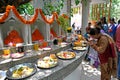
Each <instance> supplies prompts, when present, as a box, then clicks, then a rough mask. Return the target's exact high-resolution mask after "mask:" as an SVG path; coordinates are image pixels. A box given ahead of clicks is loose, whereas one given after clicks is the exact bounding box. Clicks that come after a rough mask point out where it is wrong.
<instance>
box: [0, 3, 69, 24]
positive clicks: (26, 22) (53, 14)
mask: <svg viewBox="0 0 120 80" xmlns="http://www.w3.org/2000/svg"><path fill="white" fill-rule="evenodd" d="M10 10H12V11H13V13H14V14H15V16H16V17H17V18H18V19H19V20H20V21H21V22H23V23H24V24H32V23H34V22H35V21H36V19H37V18H38V13H39V12H40V15H41V17H42V19H43V20H44V21H45V22H46V23H48V24H52V23H53V22H54V20H55V19H56V20H57V21H58V18H59V16H58V14H57V13H56V12H53V13H52V17H51V18H49V19H47V17H46V16H45V15H44V13H43V11H42V9H36V10H35V14H34V15H33V17H32V18H31V19H30V20H25V19H24V18H23V17H22V16H20V14H19V12H18V11H17V9H16V8H15V6H10V5H8V6H7V7H6V12H5V13H4V14H3V16H2V17H0V23H2V22H5V20H6V19H7V18H8V16H9V14H10ZM60 16H62V17H63V18H65V19H69V17H68V16H67V15H66V14H62V15H60ZM58 23H59V22H58ZM59 24H60V23H59Z"/></svg>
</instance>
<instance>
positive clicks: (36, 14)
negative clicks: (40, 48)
mask: <svg viewBox="0 0 120 80" xmlns="http://www.w3.org/2000/svg"><path fill="white" fill-rule="evenodd" d="M12 10H13V12H14V14H15V15H16V17H17V18H18V19H19V20H20V21H22V22H23V23H24V24H32V23H34V22H35V20H36V19H37V17H38V11H39V9H36V10H35V15H34V17H32V18H31V19H30V20H25V19H24V18H23V17H21V16H20V15H19V13H18V11H17V10H16V8H15V7H14V6H12Z"/></svg>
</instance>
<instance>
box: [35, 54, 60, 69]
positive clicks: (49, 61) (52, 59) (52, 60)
mask: <svg viewBox="0 0 120 80" xmlns="http://www.w3.org/2000/svg"><path fill="white" fill-rule="evenodd" d="M57 65H58V60H57V58H56V56H55V55H54V54H52V55H50V56H45V57H44V58H42V59H39V60H38V61H37V66H38V68H42V69H50V68H53V67H56V66H57Z"/></svg>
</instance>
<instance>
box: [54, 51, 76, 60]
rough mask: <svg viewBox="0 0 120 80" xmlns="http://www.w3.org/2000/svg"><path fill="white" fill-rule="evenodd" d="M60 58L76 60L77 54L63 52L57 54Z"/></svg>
mask: <svg viewBox="0 0 120 80" xmlns="http://www.w3.org/2000/svg"><path fill="white" fill-rule="evenodd" d="M56 55H57V57H58V58H60V59H64V60H68V59H73V58H75V56H76V54H75V53H74V52H72V51H61V52H59V53H57V54H56Z"/></svg>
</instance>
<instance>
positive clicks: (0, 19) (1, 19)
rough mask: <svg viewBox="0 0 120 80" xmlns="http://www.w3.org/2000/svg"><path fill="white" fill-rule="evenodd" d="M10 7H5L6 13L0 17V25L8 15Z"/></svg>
mask: <svg viewBox="0 0 120 80" xmlns="http://www.w3.org/2000/svg"><path fill="white" fill-rule="evenodd" d="M10 9H11V6H7V7H6V12H5V13H4V15H3V16H2V17H0V23H2V22H4V21H5V20H6V18H7V17H8V15H9V13H10Z"/></svg>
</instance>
